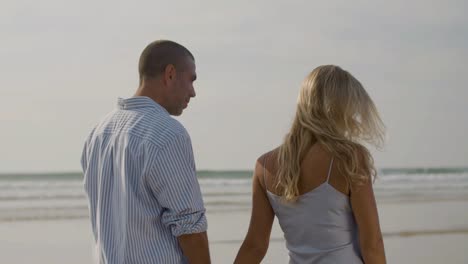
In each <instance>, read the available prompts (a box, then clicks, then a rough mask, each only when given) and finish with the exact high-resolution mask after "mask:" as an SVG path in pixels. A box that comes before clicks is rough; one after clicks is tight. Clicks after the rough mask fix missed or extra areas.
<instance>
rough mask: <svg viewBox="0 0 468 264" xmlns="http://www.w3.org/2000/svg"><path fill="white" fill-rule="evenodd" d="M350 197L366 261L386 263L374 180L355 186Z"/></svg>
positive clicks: (375, 263)
mask: <svg viewBox="0 0 468 264" xmlns="http://www.w3.org/2000/svg"><path fill="white" fill-rule="evenodd" d="M350 199H351V206H352V208H353V213H354V217H355V219H356V222H357V225H358V229H359V243H360V246H361V251H362V257H363V258H364V263H366V264H368V263H371V264H381V263H386V260H385V250H384V244H383V239H382V232H381V231H380V224H379V216H378V212H377V205H376V203H375V197H374V191H373V189H372V181H371V180H369V181H368V182H367V183H365V184H364V185H360V186H355V187H354V188H353V189H352V191H351V194H350Z"/></svg>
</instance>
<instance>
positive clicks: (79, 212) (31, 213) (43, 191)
mask: <svg viewBox="0 0 468 264" xmlns="http://www.w3.org/2000/svg"><path fill="white" fill-rule="evenodd" d="M251 177H252V171H198V178H199V182H200V187H201V189H202V193H203V197H204V201H205V205H206V208H207V211H209V212H210V213H216V212H225V211H236V210H250V203H251V196H250V195H251ZM82 180H83V175H82V174H81V173H49V174H0V221H21V220H23V221H24V220H36V219H59V218H86V217H88V209H87V202H86V197H85V193H84V190H83V184H82ZM374 190H375V195H376V199H377V202H378V203H387V202H405V201H417V202H425V201H427V202H432V201H439V200H451V199H452V200H455V199H466V198H468V168H437V169H425V168H417V169H381V170H380V171H379V176H378V178H377V180H376V182H375V185H374Z"/></svg>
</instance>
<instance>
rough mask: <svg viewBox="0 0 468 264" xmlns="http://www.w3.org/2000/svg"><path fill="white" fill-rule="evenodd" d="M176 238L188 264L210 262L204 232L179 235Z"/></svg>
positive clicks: (206, 237) (206, 236) (206, 238)
mask: <svg viewBox="0 0 468 264" xmlns="http://www.w3.org/2000/svg"><path fill="white" fill-rule="evenodd" d="M177 239H178V240H179V245H180V247H181V248H182V251H183V252H184V255H185V256H186V257H187V259H188V260H189V263H190V264H206V263H211V261H210V250H209V247H208V235H207V234H206V232H202V233H195V234H186V235H181V236H179V237H178V238H177Z"/></svg>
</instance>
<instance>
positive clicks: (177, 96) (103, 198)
mask: <svg viewBox="0 0 468 264" xmlns="http://www.w3.org/2000/svg"><path fill="white" fill-rule="evenodd" d="M139 73H140V86H139V88H138V90H137V92H136V94H135V96H134V97H132V98H129V99H119V101H118V107H117V109H116V110H114V111H112V112H111V113H110V114H109V115H107V117H105V118H104V120H102V121H101V122H100V123H99V124H98V125H97V126H96V127H95V128H94V129H93V131H92V132H91V134H90V135H89V137H88V138H87V140H86V143H85V146H84V150H83V154H82V158H81V164H82V168H83V172H84V186H85V190H86V194H87V197H88V200H89V211H90V217H91V223H92V228H93V234H94V238H95V241H96V257H97V258H98V259H99V263H132V264H133V263H135V264H136V263H161V264H171V263H210V256H209V250H208V238H207V234H206V230H207V222H206V217H205V208H204V205H203V200H202V196H201V191H200V186H199V184H198V181H197V178H196V171H195V162H194V158H193V151H192V145H191V141H190V137H189V135H188V133H187V131H186V130H185V128H184V127H183V126H182V125H181V124H180V123H179V122H178V121H176V120H175V119H174V118H172V117H171V116H170V115H174V116H178V115H181V114H182V111H183V109H185V108H186V107H187V105H188V103H189V101H190V99H191V98H193V97H195V90H194V88H193V82H194V81H195V79H196V73H195V62H194V57H193V55H192V54H191V53H190V51H188V50H187V49H186V48H185V47H183V46H182V45H180V44H177V43H175V42H172V41H167V40H160V41H155V42H153V43H151V44H149V45H148V46H147V47H146V48H145V50H144V51H143V53H142V54H141V57H140V61H139Z"/></svg>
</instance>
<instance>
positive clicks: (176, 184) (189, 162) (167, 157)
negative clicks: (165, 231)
mask: <svg viewBox="0 0 468 264" xmlns="http://www.w3.org/2000/svg"><path fill="white" fill-rule="evenodd" d="M151 168H152V169H151V170H150V173H149V175H148V183H149V185H150V188H151V189H152V191H153V194H154V196H155V197H156V199H157V200H158V203H159V204H160V205H161V206H162V207H163V212H162V219H161V220H162V223H163V224H164V225H165V226H166V227H168V228H170V230H171V233H172V234H173V235H174V236H181V235H184V234H193V233H201V232H204V231H206V230H207V221H206V216H205V207H204V204H203V199H202V195H201V191H200V185H199V184H198V180H197V176H196V169H195V161H194V157H193V150H192V144H191V141H190V137H189V136H188V134H180V135H177V136H175V137H174V138H173V139H172V140H171V141H169V142H168V143H167V144H166V145H165V146H164V147H163V148H161V149H160V150H158V151H157V153H156V155H155V158H154V160H153V164H151Z"/></svg>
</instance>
